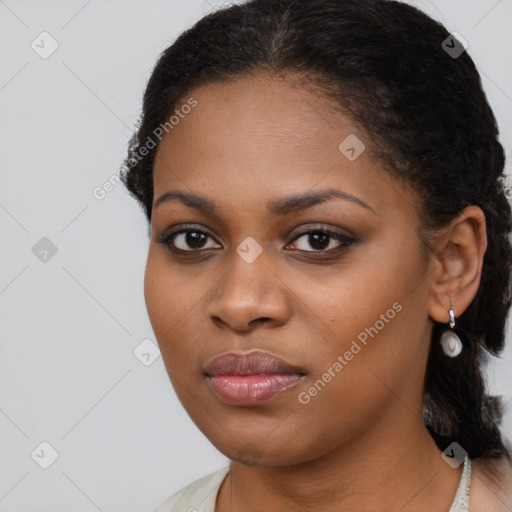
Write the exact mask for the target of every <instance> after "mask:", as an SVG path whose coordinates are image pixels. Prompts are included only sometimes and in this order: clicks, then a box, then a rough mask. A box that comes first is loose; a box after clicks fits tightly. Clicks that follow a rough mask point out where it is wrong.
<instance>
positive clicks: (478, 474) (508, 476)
mask: <svg viewBox="0 0 512 512" xmlns="http://www.w3.org/2000/svg"><path fill="white" fill-rule="evenodd" d="M511 510H512V464H511V463H510V462H509V461H508V460H507V459H490V458H488V459H474V460H473V461H472V475H471V487H470V492H469V512H510V511H511Z"/></svg>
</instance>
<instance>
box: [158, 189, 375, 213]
mask: <svg viewBox="0 0 512 512" xmlns="http://www.w3.org/2000/svg"><path fill="white" fill-rule="evenodd" d="M335 198H336V199H343V200H345V201H350V202H352V203H354V204H357V205H359V206H362V207H363V208H366V209H367V210H370V211H372V212H373V213H376V212H375V210H374V209H373V208H371V207H370V206H369V205H368V204H366V203H365V202H364V201H363V200H361V199H359V198H358V197H356V196H354V195H352V194H349V193H348V192H344V191H343V190H338V189H335V188H328V189H325V190H319V191H315V192H306V193H304V194H299V195H295V196H288V197H283V198H281V199H277V200H274V201H269V203H268V204H267V209H268V211H269V212H270V213H272V214H274V215H288V214H290V213H295V212H298V211H301V210H306V209H307V208H311V207H312V206H315V205H317V204H321V203H323V202H325V201H328V200H329V199H335ZM173 200H177V201H179V202H181V203H182V204H184V205H185V206H188V207H189V208H194V209H195V210H198V211H200V212H203V213H209V214H215V213H217V212H218V205H217V204H216V203H215V202H214V201H212V200H211V199H208V198H206V197H202V196H199V195H196V194H192V193H189V192H184V191H182V190H170V191H168V192H165V194H163V195H161V196H160V197H159V198H158V199H157V200H156V202H155V204H154V206H153V208H155V209H156V208H157V207H158V206H160V205H161V204H162V203H165V202H169V201H173Z"/></svg>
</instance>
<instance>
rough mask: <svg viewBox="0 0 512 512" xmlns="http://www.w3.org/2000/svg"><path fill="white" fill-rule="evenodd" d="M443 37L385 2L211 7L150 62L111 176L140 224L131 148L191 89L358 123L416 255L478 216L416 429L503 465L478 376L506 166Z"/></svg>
mask: <svg viewBox="0 0 512 512" xmlns="http://www.w3.org/2000/svg"><path fill="white" fill-rule="evenodd" d="M448 37H450V34H449V33H448V31H447V30H446V28H445V27H443V25H441V24H440V23H438V22H436V21H434V20H433V19H431V18H430V17H428V16H427V15H426V14H424V13H423V12H421V11H420V10H418V9H416V8H414V7H412V6H410V5H407V4H404V3H400V2H398V1H393V0H365V1H361V0H251V1H248V2H246V3H244V4H241V5H233V6H230V7H228V8H225V9H222V10H218V11H216V12H214V13H211V14H209V15H207V16H205V17H204V18H203V19H201V20H200V21H199V22H197V23H196V24H195V25H194V26H193V27H191V28H190V29H188V30H186V31H185V32H184V33H183V34H181V35H180V37H178V39H177V40H176V41H175V42H174V43H173V44H172V45H171V46H170V47H169V48H167V49H166V50H165V51H164V52H163V53H162V54H161V56H160V58H159V60H158V62H157V64H156V66H155V67H154V69H153V71H152V74H151V77H150V79H149V82H148V84H147V88H146V91H145V94H144V100H143V111H142V115H141V119H140V120H139V124H138V126H137V132H136V133H135V134H134V135H133V137H132V139H131V141H130V145H129V151H128V156H127V158H126V160H125V161H124V164H123V169H122V172H121V176H122V179H123V181H124V183H125V185H126V187H127V188H128V190H129V191H130V193H131V194H132V195H133V196H134V197H135V198H136V199H137V200H138V201H139V203H140V204H141V206H142V207H143V208H144V209H145V213H146V217H147V219H148V220H151V213H152V202H153V178H152V168H153V161H154V157H155V153H156V150H157V147H158V144H156V145H155V147H152V148H151V149H149V151H147V154H146V155H145V156H144V157H143V158H141V156H140V155H141V151H140V150H141V148H142V147H143V146H144V145H146V147H149V144H148V141H149V140H153V142H154V136H155V129H156V128H157V127H158V126H163V125H164V124H165V123H166V122H167V118H168V116H169V115H170V114H171V113H172V112H173V110H174V109H175V108H176V107H177V106H178V103H179V102H180V101H181V100H182V99H183V98H184V97H185V96H186V95H187V94H189V93H190V92H191V91H192V90H193V89H194V88H195V87H198V86H200V85H203V84H208V83H212V82H215V81H224V80H231V79H236V78H237V77H241V76H251V75H253V74H256V73H267V74H270V75H272V76H275V77H278V76H280V77H283V78H285V79H287V78H293V77H295V78H296V79H297V80H299V82H298V83H299V86H303V87H311V86H313V87H316V88H317V91H321V92H323V93H324V99H326V98H330V99H331V100H332V99H334V100H335V104H336V105H337V106H338V107H339V108H340V109H341V110H342V111H343V112H346V113H347V114H348V115H350V116H351V118H352V119H353V120H354V122H356V123H357V124H358V126H360V127H361V129H362V137H364V138H365V139H364V143H365V145H366V147H367V150H368V151H369V152H370V154H371V156H373V157H374V158H376V159H378V160H379V161H380V162H381V163H382V166H383V168H384V169H385V170H386V171H388V172H390V173H392V174H393V176H395V177H396V178H398V179H400V180H404V181H405V182H407V183H408V184H409V185H410V186H411V187H412V188H413V190H415V191H416V192H417V196H418V209H419V213H421V218H422V221H423V222H422V225H423V230H422V233H421V237H422V240H423V242H424V247H425V248H428V249H430V250H431V249H432V245H431V239H430V238H429V234H430V233H434V232H435V229H436V228H439V227H442V226H444V225H446V223H448V222H449V221H451V220H452V219H454V218H455V216H456V215H457V214H458V213H460V211H461V210H462V209H463V208H464V207H466V206H468V205H477V206H479V207H480V208H482V210H483V211H484V213H485V217H486V227H487V236H488V248H487V251H486V253H485V256H484V261H483V270H482V275H481V283H480V287H479V289H478V292H477V294H476V296H475V298H474V300H473V301H472V302H471V304H470V305H469V307H468V308H467V310H466V311H465V312H464V313H463V314H462V315H461V316H460V318H458V319H457V324H456V327H455V330H456V332H457V334H458V335H459V336H460V338H461V339H462V342H463V345H464V350H463V351H462V354H461V355H460V356H458V357H457V358H449V357H447V356H445V355H444V353H443V352H442V350H441V349H440V343H439V338H440V334H441V332H442V331H443V330H444V329H445V328H446V325H445V324H441V323H438V322H435V323H434V329H433V334H432V344H431V349H430V354H429V360H428V364H427V371H426V377H425V384H424V422H425V424H426V426H427V428H428V429H429V431H430V433H431V435H432V437H433V438H434V440H435V442H436V443H437V445H438V446H439V448H440V449H441V450H444V449H445V448H446V447H447V446H448V445H449V444H450V443H451V442H452V441H457V442H458V443H459V444H460V445H461V446H462V447H463V448H464V449H465V450H466V451H467V452H468V454H469V457H470V458H477V457H490V458H500V457H506V458H508V459H509V460H510V459H511V455H510V450H509V449H508V448H507V447H506V446H505V443H504V441H503V438H502V437H501V434H500V430H499V425H500V422H501V417H502V407H503V406H502V404H501V402H500V399H499V398H497V397H492V396H488V395H487V393H486V389H485V382H484V379H483V376H482V367H483V365H484V364H485V363H486V361H487V359H488V355H487V354H488V353H489V354H492V355H495V356H497V355H499V353H500V352H501V351H502V349H503V347H504V343H505V322H506V317H507V313H508V310H509V308H510V305H511V303H512V297H511V296H512V290H511V266H512V247H511V244H510V240H509V238H508V234H509V233H510V231H511V230H512V219H511V209H510V205H509V203H508V201H507V198H506V196H505V191H504V185H503V182H502V180H503V178H504V175H503V168H504V160H505V157H504V151H503V148H502V146H501V144H500V143H499V142H498V128H497V124H496V119H495V117H494V115H493V112H492V110H491V108H490V106H489V104H488V102H487V99H486V96H485V94H484V92H483V89H482V84H481V80H480V77H479V74H478V72H477V70H476V67H475V64H474V63H473V61H472V59H471V58H470V57H469V55H468V53H467V52H465V51H463V52H462V53H461V54H460V55H457V54H454V53H450V52H449V51H448V50H449V48H451V47H455V48H459V49H460V48H462V47H461V46H460V45H459V46H456V43H457V41H456V40H454V39H448V47H447V46H446V42H445V43H444V44H443V41H446V39H447V38H448ZM294 83H297V82H294ZM320 97H322V96H320ZM331 103H332V102H331ZM166 131H168V130H167V128H166ZM152 145H153V144H152Z"/></svg>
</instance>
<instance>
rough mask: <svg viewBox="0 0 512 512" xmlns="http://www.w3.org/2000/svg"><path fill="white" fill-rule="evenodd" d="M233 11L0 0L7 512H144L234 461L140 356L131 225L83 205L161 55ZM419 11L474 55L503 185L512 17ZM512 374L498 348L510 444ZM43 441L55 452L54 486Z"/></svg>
mask: <svg viewBox="0 0 512 512" xmlns="http://www.w3.org/2000/svg"><path fill="white" fill-rule="evenodd" d="M227 3H228V2H224V3H223V2H221V1H220V0H218V1H214V0H208V2H207V1H206V0H205V1H201V0H187V1H184V0H172V1H157V0H152V1H144V2H143V1H133V0H131V1H126V0H125V1H120V0H117V1H103V2H100V1H98V0H92V1H91V0H90V1H85V0H72V1H70V0H68V1H66V2H64V1H63V0H61V1H55V0H54V1H46V2H40V1H39V2H38V1H35V0H34V1H28V0H19V1H16V0H5V1H1V0H0V44H1V48H2V50H1V54H2V65H1V68H0V108H1V116H0V134H1V140H2V151H1V156H0V159H1V160H0V165H1V179H2V182H1V183H2V184H1V188H0V223H1V224H0V225H1V229H2V250H1V258H2V259H1V267H0V315H1V316H0V328H1V345H0V351H1V352H0V512H17V511H31V512H32V511H49V510H52V511H54V512H59V511H68V512H69V511H80V512H82V511H83V512H89V511H91V512H93V511H97V510H100V511H105V512H107V511H109V512H114V511H119V512H121V511H123V512H132V511H133V512H135V511H138V512H140V511H149V510H152V509H153V508H154V507H156V506H157V505H159V504H160V503H161V502H162V501H163V500H164V499H165V498H166V497H167V496H169V495H170V494H171V493H172V492H174V491H176V490H177V489H179V488H180V487H182V486H183V485H185V484H187V483H189V482H190V481H192V480H194V479H196V478H199V477H200V476H203V475H205V474H207V473H209V472H212V471H214V470H216V469H219V468H221V467H223V466H224V465H226V464H227V462H228V461H227V459H226V458H225V457H224V456H222V455H221V454H219V453H218V452H217V451H216V449H215V448H214V447H213V446H212V445H211V444H210V443H209V441H208V440H207V439H206V438H205V437H204V436H203V435H202V434H201V433H200V432H199V431H198V430H197V428H196V427H195V426H194V425H193V423H192V422H191V420H190V419H189V418H188V416H187V414H186V413H185V412H184V410H183V409H182V407H181V405H180V404H179V402H178V400H177V398H176V397H175V395H174V392H173V390H172V388H171V385H170V382H169V380H168V377H167V374H166V372H165V369H164V366H163V362H162V359H161V357H158V354H157V353H156V354H155V349H154V347H155V345H152V344H151V343H152V342H154V336H153V333H152V331H151V326H150V323H149V320H148V317H147V313H146V309H145V304H144V297H143V288H142V284H143V274H144V265H145V257H146V252H147V247H148V239H147V226H146V221H145V218H144V216H143V213H142V211H141V210H140V209H139V207H138V206H137V204H136V202H135V201H134V200H133V199H132V198H131V197H130V196H128V194H127V192H126V191H125V190H124V188H123V187H122V186H121V185H119V186H115V187H112V190H109V191H108V193H105V197H103V199H97V198H96V197H95V195H94V190H95V189H97V188H98V187H102V186H103V185H104V184H105V183H108V182H109V180H112V179H113V178H112V177H113V176H114V179H115V174H116V172H117V170H118V168H119V164H120V162H121V161H122V159H123V158H124V156H125V151H126V143H127V140H128V138H129V136H130V135H131V133H132V131H133V127H134V123H135V121H136V120H137V118H138V115H139V109H140V104H141V97H142V92H143V89H144V86H145V83H146V80H147V78H148V76H149V73H150V71H151V69H152V67H153V65H154V63H155V61H156V58H157V56H158V55H159V53H160V52H161V51H162V50H163V49H164V48H165V47H167V46H168V45H169V44H170V43H171V42H172V41H173V40H174V38H175V37H176V36H177V35H178V34H179V33H180V32H181V31H183V30H184V29H186V28H187V27H189V26H190V25H191V24H193V23H194V22H195V21H196V20H198V19H199V18H200V17H201V16H202V15H203V14H205V13H206V12H209V11H211V10H212V9H213V8H215V7H218V6H221V5H223V4H227ZM415 4H417V5H419V6H420V7H421V8H423V9H424V10H425V11H426V12H428V13H429V14H430V15H431V16H433V17H435V18H436V19H439V20H440V21H442V22H443V23H444V24H445V25H446V26H447V28H448V29H449V30H450V31H457V32H458V33H460V34H462V36H463V37H464V38H465V39H466V40H467V41H468V43H469V48H468V51H469V52H470V54H471V56H472V57H473V59H474V60H475V62H476V64H477V66H478V68H479V70H480V72H481V76H482V80H483V85H484V87H485V90H486V92H487V94H488V97H489V100H490V103H491V105H492V107H493V108H494V110H495V113H496V115H497V118H498V122H499V124H500V127H501V132H502V142H503V144H504V146H505V148H506V151H507V154H508V156H509V159H508V163H507V166H508V167H507V168H508V174H510V158H511V157H512V155H511V152H512V67H511V66H510V62H512V55H511V53H512V51H511V49H512V31H511V30H510V20H512V0H500V1H496V0H492V1H483V0H473V1H467V0H459V1H454V0H450V1H447V0H443V1H440V0H437V1H435V2H415ZM43 31H46V32H48V33H49V34H50V35H51V37H52V38H53V39H54V40H55V41H57V43H58V45H59V46H58V48H57V50H56V51H55V52H54V53H53V54H52V55H50V56H49V57H48V58H46V59H43V58H42V57H41V56H40V53H36V51H35V50H34V49H33V48H32V47H31V44H32V42H33V41H35V43H34V44H35V45H36V44H37V45H39V48H38V51H39V52H42V51H43V50H44V51H48V50H49V49H51V42H52V41H51V40H50V39H49V38H48V36H40V34H41V32H43ZM42 37H43V38H46V39H44V42H41V38H42ZM418 37H421V35H420V34H418ZM440 43H441V42H440ZM43 46H44V48H43ZM105 189H108V185H107V186H106V187H105V188H104V189H103V190H105ZM96 195H98V194H96ZM44 237H46V239H43V238H44ZM41 239H43V240H41ZM34 247H35V249H34ZM55 249H56V250H57V252H56V253H55V254H52V250H53V251H55ZM45 250H46V251H48V252H46V253H45V252H44V251H45ZM41 259H43V261H42V260H41ZM508 334H509V336H508V338H509V340H510V338H511V330H510V326H509V332H508ZM147 339H149V340H152V342H151V341H149V342H148V341H146V342H145V343H150V345H143V346H142V348H141V349H139V352H142V353H144V354H147V355H144V356H141V357H140V358H137V357H136V355H135V354H134V350H136V348H137V347H138V346H139V345H140V344H141V342H143V340H147ZM148 347H149V348H151V347H153V350H152V351H151V350H150V351H149V352H148V350H147V348H148ZM139 352H137V353H139ZM149 363H151V364H149ZM511 369H512V343H509V346H508V349H507V351H506V353H505V354H504V355H503V358H502V359H501V360H497V361H493V362H492V364H491V366H490V367H489V369H488V380H489V385H490V387H491V390H492V391H493V392H495V393H498V394H504V395H506V400H507V401H508V404H509V405H508V408H507V416H506V418H505V426H504V430H505V431H506V432H507V434H508V435H509V436H510V434H511V433H512V406H511V405H512V402H511V400H512V372H511ZM42 442H47V443H49V444H50V445H51V446H52V447H53V448H54V449H55V450H56V452H57V453H58V458H57V459H56V460H55V462H54V463H53V464H51V465H50V466H49V467H48V468H47V469H43V468H42V467H41V464H43V465H44V464H45V463H46V464H48V463H49V462H51V454H52V453H51V449H50V448H48V447H47V446H46V445H41V443H42Z"/></svg>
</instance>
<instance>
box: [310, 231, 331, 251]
mask: <svg viewBox="0 0 512 512" xmlns="http://www.w3.org/2000/svg"><path fill="white" fill-rule="evenodd" d="M328 239H329V235H328V234H327V233H322V232H321V231H317V232H315V233H312V234H311V235H310V236H309V243H310V244H311V247H314V248H315V249H324V248H325V247H326V246H328V245H329V243H328ZM326 241H327V243H325V242H326ZM318 244H319V245H320V247H317V245H318Z"/></svg>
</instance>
